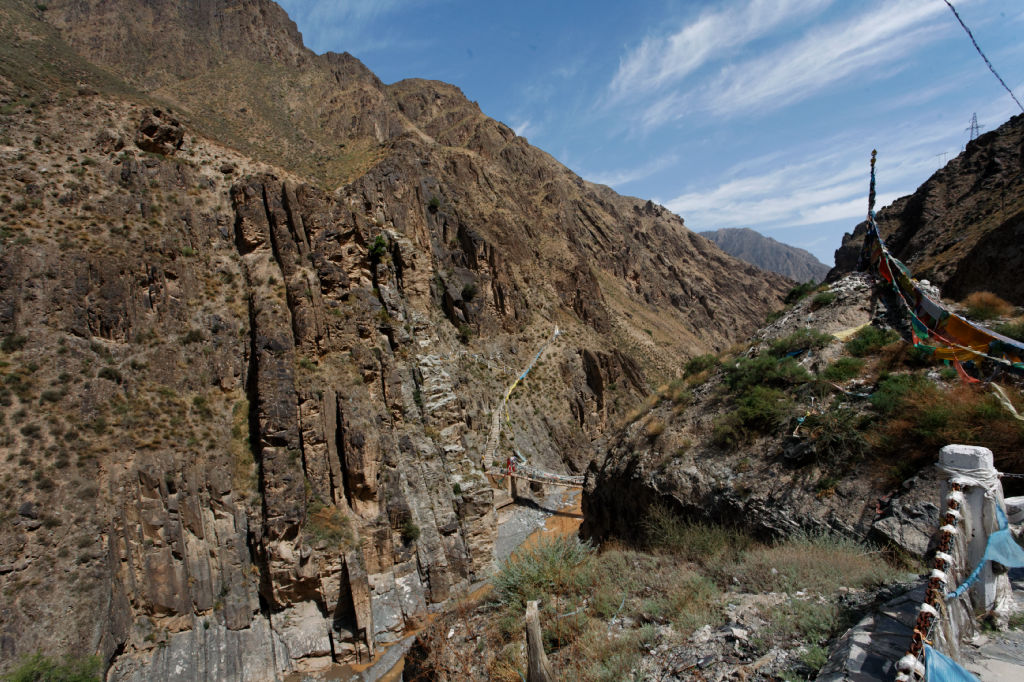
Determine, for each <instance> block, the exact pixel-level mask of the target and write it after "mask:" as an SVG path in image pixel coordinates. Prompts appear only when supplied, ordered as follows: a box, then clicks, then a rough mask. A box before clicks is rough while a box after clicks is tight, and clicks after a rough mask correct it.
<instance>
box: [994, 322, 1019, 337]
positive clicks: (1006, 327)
mask: <svg viewBox="0 0 1024 682" xmlns="http://www.w3.org/2000/svg"><path fill="white" fill-rule="evenodd" d="M995 331H996V332H997V333H999V334H1002V335H1003V336H1009V337H1010V338H1011V339H1016V340H1017V341H1024V319H1019V320H1014V321H1013V322H1007V323H1005V324H1000V325H996V327H995Z"/></svg>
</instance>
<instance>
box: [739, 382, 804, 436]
mask: <svg viewBox="0 0 1024 682" xmlns="http://www.w3.org/2000/svg"><path fill="white" fill-rule="evenodd" d="M792 413H793V401H792V400H790V398H789V396H788V395H786V394H785V393H784V392H783V391H780V390H778V389H776V388H769V387H767V386H753V387H751V388H750V389H749V390H748V391H747V392H746V393H745V394H744V395H743V396H742V397H740V398H739V399H738V400H737V401H736V410H735V414H736V416H737V417H738V418H739V420H740V423H741V424H742V425H743V427H744V428H746V429H749V430H751V431H760V432H768V431H772V430H774V429H776V428H778V427H779V426H780V425H782V424H784V423H785V422H786V421H787V420H788V419H789V418H790V416H791V415H792Z"/></svg>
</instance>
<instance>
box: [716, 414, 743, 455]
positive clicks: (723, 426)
mask: <svg viewBox="0 0 1024 682" xmlns="http://www.w3.org/2000/svg"><path fill="white" fill-rule="evenodd" d="M744 439H745V434H744V433H743V428H742V425H741V424H740V421H739V419H737V418H736V415H734V414H725V415H722V416H721V417H718V418H717V419H716V420H715V421H714V423H713V424H712V426H711V444H712V445H715V446H717V447H719V448H722V449H723V450H729V449H731V448H734V447H736V446H737V445H739V444H740V443H742V442H743V441H744Z"/></svg>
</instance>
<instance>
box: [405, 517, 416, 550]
mask: <svg viewBox="0 0 1024 682" xmlns="http://www.w3.org/2000/svg"><path fill="white" fill-rule="evenodd" d="M419 539H420V527H419V526H417V525H416V522H415V521H413V520H412V519H406V520H405V522H404V523H402V542H404V543H406V544H409V543H410V542H416V541H417V540H419Z"/></svg>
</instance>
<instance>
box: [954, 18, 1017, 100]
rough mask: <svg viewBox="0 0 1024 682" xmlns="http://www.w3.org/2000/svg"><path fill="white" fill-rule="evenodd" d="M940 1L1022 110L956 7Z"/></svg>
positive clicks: (1015, 96)
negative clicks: (944, 4)
mask: <svg viewBox="0 0 1024 682" xmlns="http://www.w3.org/2000/svg"><path fill="white" fill-rule="evenodd" d="M942 1H943V2H945V3H946V6H947V7H949V9H950V11H951V12H953V16H955V17H956V20H957V21H959V22H960V25H961V26H962V27H963V29H964V30H965V31H966V32H967V37H968V38H970V39H971V43H972V44H973V45H974V49H975V50H977V51H978V54H980V55H981V58H982V59H984V60H985V66H987V67H988V70H989V71H991V72H992V75H993V76H995V77H996V80H998V81H999V84H1000V85H1002V86H1003V89H1004V90H1006V91H1007V92H1008V93H1010V97H1012V98H1013V101H1014V102H1016V103H1017V106H1018V107H1020V110H1021V111H1024V105H1022V104H1021V103H1020V100H1019V99H1017V95H1015V94H1013V90H1011V89H1010V86H1008V85H1007V84H1006V81H1004V80H1003V78H1002V76H1000V75H999V74H998V73H996V68H995V67H994V66H992V62H990V61H989V60H988V57H986V56H985V53H984V52H982V51H981V47H979V46H978V41H977V40H975V39H974V34H973V33H971V29H969V28H967V24H965V23H964V20H963V19H961V18H960V13H959V12H957V11H956V7H953V3H951V2H950V1H949V0H942Z"/></svg>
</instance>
